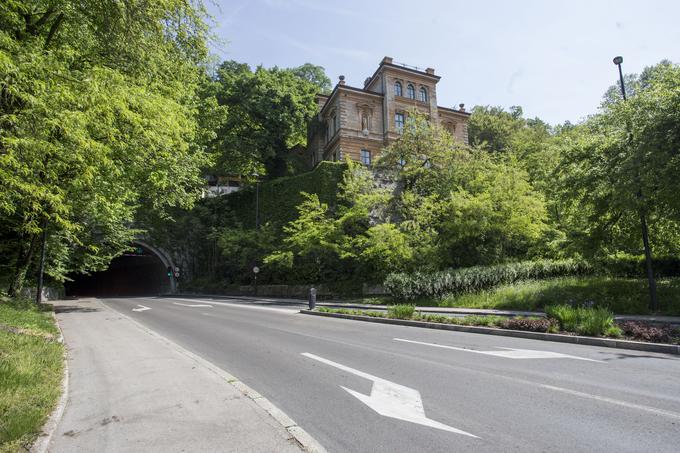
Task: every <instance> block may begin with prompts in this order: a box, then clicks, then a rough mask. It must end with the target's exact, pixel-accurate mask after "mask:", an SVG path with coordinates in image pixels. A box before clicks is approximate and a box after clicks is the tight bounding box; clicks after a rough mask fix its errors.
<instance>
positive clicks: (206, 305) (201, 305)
mask: <svg viewBox="0 0 680 453" xmlns="http://www.w3.org/2000/svg"><path fill="white" fill-rule="evenodd" d="M173 303H174V304H175V305H181V306H182V307H210V308H212V305H208V304H180V303H179V302H173Z"/></svg>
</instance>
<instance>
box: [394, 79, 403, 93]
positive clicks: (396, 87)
mask: <svg viewBox="0 0 680 453" xmlns="http://www.w3.org/2000/svg"><path fill="white" fill-rule="evenodd" d="M394 95H395V96H403V95H402V94H401V83H399V82H394Z"/></svg>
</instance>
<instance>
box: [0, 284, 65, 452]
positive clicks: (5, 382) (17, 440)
mask: <svg viewBox="0 0 680 453" xmlns="http://www.w3.org/2000/svg"><path fill="white" fill-rule="evenodd" d="M57 338H58V330H57V327H56V325H55V323H54V319H53V317H52V313H51V311H43V310H41V309H38V308H37V307H35V305H33V304H32V303H31V302H29V301H16V300H10V299H8V298H5V297H2V299H0V452H3V453H4V452H15V451H28V449H29V448H30V445H31V444H32V442H33V441H34V440H35V438H36V436H37V435H38V433H39V432H40V429H41V427H42V425H43V423H44V422H45V420H46V418H47V416H48V415H49V413H50V412H51V411H52V409H53V408H54V406H55V404H56V402H57V399H58V398H59V396H60V394H61V379H62V373H63V352H64V351H63V346H62V344H61V343H59V342H58V341H57Z"/></svg>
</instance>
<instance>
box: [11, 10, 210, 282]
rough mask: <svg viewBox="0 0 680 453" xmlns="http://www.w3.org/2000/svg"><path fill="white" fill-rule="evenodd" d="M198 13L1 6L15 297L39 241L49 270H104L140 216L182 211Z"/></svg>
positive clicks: (195, 188) (193, 182)
mask: <svg viewBox="0 0 680 453" xmlns="http://www.w3.org/2000/svg"><path fill="white" fill-rule="evenodd" d="M204 17H205V12H204V10H203V7H202V6H201V5H200V4H194V3H187V2H183V1H180V0H166V1H163V2H145V1H137V2H129V3H125V4H121V3H119V2H115V1H103V2H98V3H97V4H92V5H82V4H81V3H79V2H73V1H66V0H64V1H56V2H49V3H46V2H38V1H36V2H33V1H12V2H9V3H6V4H4V5H3V7H2V8H0V93H1V95H0V125H1V127H0V177H1V178H2V181H3V185H2V187H1V188H0V213H1V214H2V226H0V236H1V237H2V238H3V241H4V242H5V246H6V248H7V249H8V251H9V252H10V253H8V255H5V256H6V257H9V260H8V261H5V262H4V263H3V267H4V269H5V270H8V269H11V274H12V276H11V278H10V282H9V292H10V293H11V294H16V293H17V292H18V291H19V290H20V289H21V287H22V286H23V282H24V279H25V277H26V275H27V273H28V272H29V270H30V269H31V267H32V266H34V265H35V261H36V256H37V254H38V253H37V251H38V250H39V249H40V247H41V245H42V244H43V243H47V244H48V245H49V248H48V257H47V258H48V263H49V264H50V266H49V267H48V269H47V270H48V273H50V274H51V275H52V276H53V277H54V278H56V279H63V278H65V274H67V273H68V272H74V271H75V272H86V271H90V270H95V269H101V268H103V267H105V266H106V265H107V264H108V262H109V261H110V259H111V258H112V257H114V256H116V255H118V254H120V253H122V251H123V250H125V249H126V248H127V247H128V246H129V241H130V239H131V238H132V237H133V236H134V235H135V233H136V231H135V230H134V229H131V228H130V225H131V224H132V223H133V222H134V221H135V220H136V218H137V214H138V213H140V212H143V211H155V212H158V213H160V214H161V215H162V214H163V213H164V212H166V210H167V209H168V208H170V207H173V206H190V205H191V203H192V201H193V199H195V198H196V197H197V195H198V194H199V185H200V184H201V179H200V173H199V168H200V167H201V166H202V165H204V164H205V163H206V159H205V157H204V154H203V153H202V152H201V150H200V149H199V148H197V147H195V146H193V145H192V143H193V142H194V138H195V136H196V133H197V127H196V120H195V106H196V97H195V88H196V85H197V81H198V78H199V74H200V68H199V66H198V64H199V63H200V62H201V61H202V60H203V59H204V58H205V56H206V55H207V51H206V47H205V39H206V34H207V29H206V26H205V23H204Z"/></svg>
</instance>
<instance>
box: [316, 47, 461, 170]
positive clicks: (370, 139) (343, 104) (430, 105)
mask: <svg viewBox="0 0 680 453" xmlns="http://www.w3.org/2000/svg"><path fill="white" fill-rule="evenodd" d="M344 79H345V78H344V76H340V81H339V82H338V84H337V85H336V86H335V88H334V89H333V91H332V92H331V94H330V95H328V96H325V95H318V97H317V100H318V102H319V109H320V112H319V114H318V115H317V116H316V118H315V119H314V120H313V121H312V122H310V124H309V128H308V131H307V153H308V158H309V159H310V160H311V164H312V166H316V164H317V163H319V162H320V161H322V160H343V159H345V158H347V157H349V158H351V159H353V160H357V161H360V162H362V163H364V164H367V165H370V164H371V163H372V162H373V160H374V159H375V158H376V157H377V156H378V154H379V153H380V150H381V149H382V148H383V147H385V146H387V145H389V144H390V143H391V142H392V141H394V140H396V139H397V138H399V135H400V133H401V129H402V128H403V127H404V124H405V122H406V117H407V115H408V112H409V110H412V109H414V108H415V109H417V110H418V111H421V112H423V113H425V114H426V115H428V117H429V118H430V119H431V120H432V121H435V122H438V123H439V124H441V125H442V126H443V127H445V128H446V129H447V130H448V131H449V132H451V134H452V135H453V136H454V137H456V138H457V139H458V140H461V141H463V142H465V143H467V121H468V117H469V116H470V114H469V113H466V112H465V108H464V105H463V104H460V106H459V108H458V109H457V110H456V109H450V108H446V107H440V106H438V105H437V82H439V79H440V77H439V76H437V75H435V73H434V69H432V68H427V69H425V71H421V70H420V69H418V68H414V67H411V66H407V65H403V64H398V63H395V62H393V61H392V58H390V57H385V58H383V60H382V61H381V62H380V65H379V66H378V69H377V70H376V71H375V73H374V74H373V75H372V76H371V77H369V78H367V79H366V81H365V82H364V87H363V88H355V87H351V86H349V85H346V84H345V80H344Z"/></svg>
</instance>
